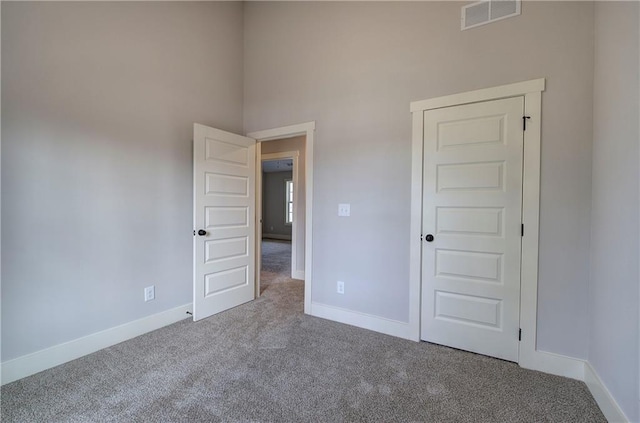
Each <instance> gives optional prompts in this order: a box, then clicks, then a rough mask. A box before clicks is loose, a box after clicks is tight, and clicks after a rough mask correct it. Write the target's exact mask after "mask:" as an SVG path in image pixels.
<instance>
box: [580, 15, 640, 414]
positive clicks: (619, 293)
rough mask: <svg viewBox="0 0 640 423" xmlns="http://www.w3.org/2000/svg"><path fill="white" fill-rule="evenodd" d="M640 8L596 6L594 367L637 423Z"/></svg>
mask: <svg viewBox="0 0 640 423" xmlns="http://www.w3.org/2000/svg"><path fill="white" fill-rule="evenodd" d="M639 9H640V8H639V7H638V3H637V2H625V3H618V2H615V3H612V2H599V3H597V4H596V7H595V12H596V13H595V80H594V87H595V89H594V93H595V95H594V111H593V122H594V134H593V135H594V137H593V191H592V192H593V198H592V218H591V240H592V242H591V281H590V289H589V310H590V316H589V317H590V319H589V321H590V327H591V333H590V342H589V362H590V363H591V365H592V366H593V367H594V369H595V370H596V372H597V373H598V374H599V376H600V378H601V379H602V381H603V382H604V383H605V385H606V386H607V387H608V388H609V390H610V391H611V393H612V394H613V396H614V397H615V398H616V400H617V401H618V403H619V405H620V406H621V407H622V409H623V410H624V411H625V413H626V414H627V417H628V418H629V419H630V421H636V422H637V421H640V410H639V406H638V398H639V395H640V392H638V375H639V372H640V369H639V365H640V363H639V362H638V360H640V351H639V350H638V342H639V340H638V333H639V332H638V331H639V330H640V328H639V324H638V320H639V318H638V313H639V309H638V301H639V299H638V298H639V295H640V293H639V292H638V291H639V286H638V283H639V282H638V281H639V280H640V274H639V269H638V257H639V256H640V249H639V246H638V233H639V230H640V228H639V226H638V223H639V222H638V216H639V215H640V207H639V205H638V194H639V193H638V190H639V189H640V187H639V184H638V178H639V176H640V167H639V163H638V158H639V154H640V149H639V148H638V143H639V141H638V140H639V139H640V133H639V128H638V117H639V116H640V108H639V105H638V102H639V100H638V94H639V93H640V92H639V90H640V86H639V83H638V75H639V74H640V69H639V60H640V58H639V57H638V43H639V41H638V39H639V38H640V33H639V32H638V28H639V17H638V14H639V12H640V10H639Z"/></svg>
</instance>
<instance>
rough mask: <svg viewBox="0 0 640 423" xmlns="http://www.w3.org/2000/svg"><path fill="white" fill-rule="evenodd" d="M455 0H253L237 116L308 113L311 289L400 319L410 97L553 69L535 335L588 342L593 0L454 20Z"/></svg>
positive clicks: (581, 352)
mask: <svg viewBox="0 0 640 423" xmlns="http://www.w3.org/2000/svg"><path fill="white" fill-rule="evenodd" d="M462 4H465V3H455V2H446V3H445V2H443V3H435V2H398V3H382V2H380V3H377V2H376V3H370V2H367V3H362V2H350V3H333V2H323V3H313V2H293V3H291V2H282V3H263V2H249V3H246V4H245V91H244V99H245V103H244V106H245V108H244V112H245V115H244V123H245V130H246V131H252V130H259V129H264V128H271V127H277V126H283V125H288V124H292V123H298V122H306V121H309V120H315V121H316V134H315V146H314V209H313V216H314V227H313V234H314V238H313V242H314V245H313V254H314V257H313V263H314V269H313V271H314V274H313V293H312V296H313V301H316V302H320V303H325V304H329V305H333V306H338V307H344V308H348V309H351V310H355V311H359V312H363V313H370V314H373V315H377V316H382V317H385V318H389V319H396V320H401V321H408V318H409V316H408V310H409V273H408V272H409V271H408V268H409V266H408V265H409V243H408V242H407V239H408V237H409V236H417V234H409V206H410V185H411V178H410V163H411V116H410V113H409V103H410V101H412V100H422V99H427V98H430V97H436V96H441V95H447V94H452V93H456V92H462V91H468V90H473V89H477V88H484V87H490V86H495V85H502V84H506V83H510V82H517V81H523V80H528V79H533V78H539V77H546V78H547V91H546V92H545V93H544V94H543V119H544V122H543V131H542V181H541V216H540V220H541V229H540V266H539V269H540V272H539V308H538V312H539V317H538V330H539V331H538V347H539V348H540V349H542V350H546V351H552V352H555V353H559V354H565V355H568V356H572V357H578V358H585V357H586V356H587V348H588V345H587V344H588V340H587V339H588V322H589V319H588V315H587V303H588V301H587V297H588V292H587V281H588V268H589V238H590V237H589V233H590V221H589V219H590V217H589V214H590V213H589V210H590V208H591V139H592V126H591V124H590V123H589V122H591V117H592V112H593V110H592V109H593V103H592V96H593V72H592V70H593V4H591V3H575V2H567V3H559V2H526V3H525V4H523V6H522V15H521V16H519V17H516V18H512V19H507V20H504V21H500V22H496V23H494V24H492V25H487V26H484V27H480V28H476V29H473V30H469V31H464V32H461V31H460V6H461V5H462ZM342 202H344V203H351V217H350V218H348V219H344V218H338V216H337V205H338V203H342ZM336 280H342V281H345V282H346V284H347V287H348V289H347V290H346V292H347V293H346V294H344V295H338V294H336V292H335V284H336Z"/></svg>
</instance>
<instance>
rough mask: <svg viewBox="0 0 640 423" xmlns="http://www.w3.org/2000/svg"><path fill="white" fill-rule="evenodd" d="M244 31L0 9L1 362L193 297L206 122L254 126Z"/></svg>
mask: <svg viewBox="0 0 640 423" xmlns="http://www.w3.org/2000/svg"><path fill="white" fill-rule="evenodd" d="M242 25H243V7H242V4H240V3H234V2H231V3H208V2H205V3H182V2H179V3H151V2H141V3H129V2H114V3H97V2H88V3H82V2H70V3H53V2H46V3H22V2H19V3H7V2H3V3H2V149H3V151H2V153H3V154H2V252H3V256H2V360H3V361H6V360H9V359H12V358H14V357H17V356H21V355H24V354H27V353H30V352H34V351H37V350H40V349H43V348H45V347H49V346H52V345H55V344H60V343H62V342H65V341H69V340H72V339H75V338H78V337H81V336H84V335H88V334H91V333H94V332H97V331H100V330H103V329H107V328H110V327H113V326H116V325H119V324H122V323H125V322H129V321H131V320H135V319H138V318H142V317H144V316H148V315H151V314H154V313H158V312H160V311H163V310H167V309H170V308H172V307H176V306H179V305H183V304H186V303H190V302H191V300H192V288H191V287H192V276H191V268H192V238H193V237H192V229H193V228H192V220H193V218H192V191H193V188H192V179H193V177H192V132H193V122H199V123H203V124H207V125H212V126H215V127H218V128H221V129H225V130H229V131H234V132H241V131H242V69H243V57H242V49H243V29H242ZM151 284H154V285H155V286H156V300H155V301H151V302H148V303H145V302H143V288H144V287H145V286H147V285H151Z"/></svg>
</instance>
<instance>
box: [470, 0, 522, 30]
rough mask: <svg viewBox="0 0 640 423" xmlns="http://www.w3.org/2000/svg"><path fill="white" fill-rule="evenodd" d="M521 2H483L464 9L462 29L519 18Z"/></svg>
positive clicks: (501, 0)
mask: <svg viewBox="0 0 640 423" xmlns="http://www.w3.org/2000/svg"><path fill="white" fill-rule="evenodd" d="M520 1H521V0H482V1H479V2H476V3H472V4H469V5H467V6H464V7H463V8H462V26H461V29H462V30H463V31H464V30H465V29H470V28H475V27H476V26H480V25H485V24H488V23H491V22H495V21H499V20H501V19H506V18H510V17H512V16H518V15H519V14H520Z"/></svg>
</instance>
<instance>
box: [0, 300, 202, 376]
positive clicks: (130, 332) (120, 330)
mask: <svg viewBox="0 0 640 423" xmlns="http://www.w3.org/2000/svg"><path fill="white" fill-rule="evenodd" d="M187 311H189V312H191V311H193V307H192V305H191V304H185V305H183V306H180V307H176V308H172V309H170V310H167V311H163V312H161V313H157V314H154V315H151V316H147V317H144V318H142V319H138V320H134V321H133V322H129V323H125V324H123V325H120V326H116V327H113V328H110V329H106V330H103V331H101V332H96V333H92V334H91V335H87V336H84V337H82V338H78V339H74V340H73V341H69V342H65V343H63V344H59V345H55V346H53V347H49V348H46V349H44V350H40V351H36V352H34V353H31V354H27V355H24V356H22V357H18V358H14V359H13V360H9V361H6V362H4V363H2V371H1V374H2V385H4V384H6V383H10V382H13V381H15V380H18V379H22V378H23V377H27V376H31V375H33V374H35V373H38V372H41V371H43V370H47V369H50V368H52V367H55V366H59V365H60V364H63V363H66V362H68V361H71V360H75V359H76V358H80V357H82V356H85V355H87V354H91V353H94V352H96V351H98V350H101V349H103V348H107V347H110V346H112V345H115V344H119V343H120V342H124V341H126V340H128V339H131V338H135V337H136V336H140V335H143V334H145V333H147V332H151V331H154V330H156V329H160V328H161V327H164V326H167V325H170V324H172V323H175V322H178V321H180V320H183V319H186V318H187V317H189V316H188V315H187Z"/></svg>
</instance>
